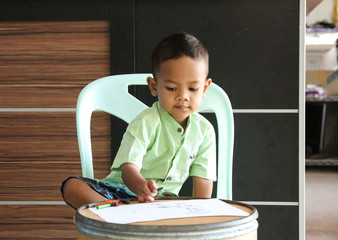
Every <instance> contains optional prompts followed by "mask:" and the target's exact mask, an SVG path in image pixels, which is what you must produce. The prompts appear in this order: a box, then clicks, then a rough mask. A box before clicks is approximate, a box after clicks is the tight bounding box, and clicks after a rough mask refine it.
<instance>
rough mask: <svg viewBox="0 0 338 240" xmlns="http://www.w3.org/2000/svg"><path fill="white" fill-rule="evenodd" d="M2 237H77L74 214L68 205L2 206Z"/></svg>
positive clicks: (0, 233) (0, 228) (0, 235)
mask: <svg viewBox="0 0 338 240" xmlns="http://www.w3.org/2000/svg"><path fill="white" fill-rule="evenodd" d="M0 213H1V218H0V238H1V239H75V238H76V228H75V225H74V223H73V218H72V216H73V215H74V213H75V211H74V210H73V209H72V208H70V207H68V206H66V205H54V206H53V205H9V206H5V205H2V206H0Z"/></svg>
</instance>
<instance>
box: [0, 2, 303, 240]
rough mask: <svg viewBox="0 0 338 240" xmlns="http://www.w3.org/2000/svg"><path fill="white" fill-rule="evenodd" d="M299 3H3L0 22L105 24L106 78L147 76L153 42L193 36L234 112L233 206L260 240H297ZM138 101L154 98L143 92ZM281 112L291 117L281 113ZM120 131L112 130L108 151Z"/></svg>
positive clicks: (0, 8)
mask: <svg viewBox="0 0 338 240" xmlns="http://www.w3.org/2000/svg"><path fill="white" fill-rule="evenodd" d="M299 5H300V3H299V1H294V0H285V1H279V0H255V1H252V0H239V1H233V0H209V1H206V0H185V1H180V0H170V1H155V0H142V1H141V0H110V1H109V0H105V1H104V0H100V1H89V0H82V1H80V0H78V1H75V0H70V1H66V0H63V1H37V0H36V1H28V0H25V1H23V0H22V1H9V0H8V1H2V2H1V5H0V20H90V19H93V20H100V19H102V20H104V19H109V20H110V22H111V73H112V74H119V73H133V72H150V52H151V50H152V49H153V47H154V45H155V44H156V43H157V42H158V41H159V40H161V39H162V38H163V37H164V36H167V35H169V34H172V33H175V32H178V31H187V32H191V33H193V34H195V35H196V36H197V37H198V38H199V39H200V40H201V41H202V42H203V43H204V44H205V45H206V47H207V48H208V49H209V52H210V77H211V78H212V79H213V80H214V82H215V83H217V84H218V85H220V86H221V87H222V88H223V89H224V90H225V91H226V92H227V93H228V95H229V97H230V100H231V102H232V105H233V108H234V119H235V149H234V169H233V190H234V192H233V199H234V200H239V201H249V202H250V201H255V202H256V203H257V204H256V205H255V206H256V207H257V209H258V211H259V214H260V216H259V219H258V221H259V224H260V226H259V231H258V232H259V239H260V240H264V239H266V240H269V239H274V240H278V239H298V236H299V208H298V205H297V204H298V202H299V193H298V192H299V191H298V185H299V184H298V179H299V176H298V172H299V171H298V151H299V150H298V149H299V146H298V131H299V130H298V112H297V110H298V109H299V106H298V98H299V96H298V91H299V89H298V85H299V80H298V78H299V77H298V76H299V72H298V71H299V70H298V69H299V62H298V61H299V56H298V55H299ZM136 94H137V95H138V96H139V97H140V98H146V99H147V101H148V102H151V101H153V100H154V99H152V98H148V97H147V96H146V95H144V94H143V91H140V90H137V91H136ZM261 109H263V110H267V111H266V112H264V111H261ZM285 109H291V111H290V112H284V111H279V110H285ZM249 110H253V112H251V111H249ZM276 111H277V112H276ZM208 117H209V118H210V120H211V121H212V122H213V123H215V119H214V118H213V116H208ZM112 121H113V126H115V125H116V124H118V125H120V124H121V123H119V122H118V121H116V120H115V119H113V120H112ZM115 121H116V122H115ZM124 128H125V125H123V127H120V128H118V129H116V128H115V129H114V130H113V131H114V136H115V139H114V141H116V142H113V144H112V146H113V148H112V152H113V153H114V152H115V151H116V147H115V146H118V144H119V139H120V136H121V135H122V133H123V131H124ZM189 185H190V183H188V184H187V185H186V186H185V188H184V190H183V192H182V194H183V195H185V194H188V192H189V190H188V189H189ZM266 202H269V204H266ZM290 202H291V203H295V204H291V205H290V204H289V203H290ZM274 203H275V204H274ZM284 203H285V204H284Z"/></svg>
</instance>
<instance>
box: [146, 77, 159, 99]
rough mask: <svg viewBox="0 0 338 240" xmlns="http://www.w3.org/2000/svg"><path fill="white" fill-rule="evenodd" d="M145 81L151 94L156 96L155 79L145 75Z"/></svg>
mask: <svg viewBox="0 0 338 240" xmlns="http://www.w3.org/2000/svg"><path fill="white" fill-rule="evenodd" d="M147 83H148V86H149V90H150V93H151V95H153V96H154V97H156V96H157V88H156V80H155V79H154V78H152V77H147Z"/></svg>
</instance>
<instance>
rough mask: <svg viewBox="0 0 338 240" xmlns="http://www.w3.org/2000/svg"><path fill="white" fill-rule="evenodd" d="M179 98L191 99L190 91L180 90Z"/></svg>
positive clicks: (181, 99)
mask: <svg viewBox="0 0 338 240" xmlns="http://www.w3.org/2000/svg"><path fill="white" fill-rule="evenodd" d="M177 100H179V101H188V100H189V94H188V91H185V90H180V91H178V94H177Z"/></svg>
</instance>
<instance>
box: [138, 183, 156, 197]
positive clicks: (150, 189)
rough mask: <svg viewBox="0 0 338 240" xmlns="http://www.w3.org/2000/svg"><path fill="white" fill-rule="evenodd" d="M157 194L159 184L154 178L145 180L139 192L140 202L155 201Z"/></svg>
mask: <svg viewBox="0 0 338 240" xmlns="http://www.w3.org/2000/svg"><path fill="white" fill-rule="evenodd" d="M156 194H157V185H156V183H155V181H154V180H152V179H149V180H147V181H144V182H143V184H142V187H141V189H140V191H139V192H138V194H137V198H138V201H139V202H146V201H150V202H152V201H154V197H155V196H156Z"/></svg>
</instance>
